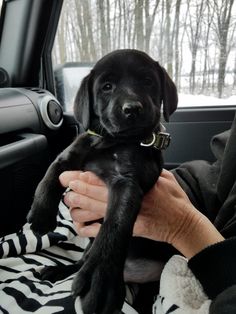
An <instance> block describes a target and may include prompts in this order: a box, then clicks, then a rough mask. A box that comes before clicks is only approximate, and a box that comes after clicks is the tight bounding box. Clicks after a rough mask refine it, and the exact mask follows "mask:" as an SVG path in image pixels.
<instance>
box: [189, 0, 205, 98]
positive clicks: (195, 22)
mask: <svg viewBox="0 0 236 314" xmlns="http://www.w3.org/2000/svg"><path fill="white" fill-rule="evenodd" d="M190 2H191V1H190V0H188V13H189V27H188V30H189V31H188V36H189V48H190V51H191V54H192V62H191V71H190V92H191V93H193V94H194V92H195V88H196V81H195V75H196V58H197V52H198V48H199V40H200V36H201V31H202V18H203V10H204V1H203V0H202V1H201V2H200V3H199V1H196V2H195V3H194V4H193V3H192V2H191V7H190ZM193 11H194V12H193Z"/></svg>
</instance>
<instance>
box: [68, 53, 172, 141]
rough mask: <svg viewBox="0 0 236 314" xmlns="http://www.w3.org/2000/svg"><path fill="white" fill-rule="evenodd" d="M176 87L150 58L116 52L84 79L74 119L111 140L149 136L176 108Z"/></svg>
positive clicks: (143, 55) (137, 54) (106, 57)
mask: <svg viewBox="0 0 236 314" xmlns="http://www.w3.org/2000/svg"><path fill="white" fill-rule="evenodd" d="M177 102H178V97H177V91H176V87H175V85H174V83H173V82H172V80H171V79H170V77H169V76H168V74H167V72H166V71H165V70H164V69H163V68H162V67H161V66H160V65H159V63H158V62H156V61H154V60H153V59H152V58H150V57H149V56H148V55H147V54H145V53H144V52H141V51H137V50H117V51H114V52H112V53H110V54H108V55H106V56H105V57H103V58H102V59H101V60H100V61H98V62H97V64H96V65H95V66H94V68H93V69H92V71H91V72H90V74H89V75H88V76H86V77H85V78H84V80H83V81H82V83H81V86H80V89H79V91H78V93H77V96H76V99H75V106H74V111H75V116H76V118H77V120H78V121H79V122H81V123H82V125H83V127H84V128H85V129H88V128H91V129H92V130H94V131H96V132H99V133H102V134H104V133H105V134H109V135H111V136H125V137H127V136H139V137H143V136H145V135H147V134H150V132H152V131H153V130H155V129H158V127H159V121H160V109H161V104H162V103H163V113H164V118H165V120H166V121H168V120H169V115H170V114H172V113H173V112H174V111H175V109H176V107H177Z"/></svg>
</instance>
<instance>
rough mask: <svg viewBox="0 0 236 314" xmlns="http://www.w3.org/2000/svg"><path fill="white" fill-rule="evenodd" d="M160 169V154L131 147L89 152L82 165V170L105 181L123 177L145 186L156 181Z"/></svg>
mask: <svg viewBox="0 0 236 314" xmlns="http://www.w3.org/2000/svg"><path fill="white" fill-rule="evenodd" d="M161 168H162V159H161V154H159V153H156V152H153V151H152V150H151V149H143V148H139V147H137V146H132V145H131V146H130V147H127V146H118V147H114V148H111V149H108V150H97V151H96V152H91V154H89V156H88V158H87V160H86V164H85V165H84V170H90V171H92V172H94V173H96V174H97V175H98V176H99V177H100V178H103V179H105V180H107V179H108V178H112V177H114V176H115V177H117V176H124V177H129V178H134V179H136V180H139V181H141V182H143V183H144V184H145V185H149V184H148V182H149V181H150V182H151V184H152V182H153V181H155V180H156V178H157V177H158V176H159V174H160V170H161ZM144 181H145V182H144ZM146 181H147V182H146ZM141 182H140V183H141Z"/></svg>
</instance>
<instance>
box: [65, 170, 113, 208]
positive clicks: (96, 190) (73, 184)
mask: <svg viewBox="0 0 236 314" xmlns="http://www.w3.org/2000/svg"><path fill="white" fill-rule="evenodd" d="M83 175H84V174H83V173H82V174H80V177H79V179H78V180H74V181H70V182H69V185H68V186H69V188H70V189H71V190H73V191H74V192H75V193H78V194H79V195H85V196H87V197H89V198H92V199H95V200H98V201H101V202H106V200H107V197H108V190H107V188H106V186H105V185H104V183H103V182H101V181H100V180H99V179H98V178H97V177H96V179H95V180H94V181H92V180H91V179H89V178H87V176H86V173H85V176H83ZM84 177H85V179H86V180H87V179H88V181H85V180H84ZM94 182H97V183H98V185H96V184H95V183H94Z"/></svg>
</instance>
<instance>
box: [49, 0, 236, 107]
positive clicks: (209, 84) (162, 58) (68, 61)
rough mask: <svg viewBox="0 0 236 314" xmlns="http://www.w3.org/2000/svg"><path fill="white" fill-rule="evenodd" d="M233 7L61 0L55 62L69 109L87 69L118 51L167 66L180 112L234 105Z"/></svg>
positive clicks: (191, 0) (225, 2)
mask: <svg viewBox="0 0 236 314" xmlns="http://www.w3.org/2000/svg"><path fill="white" fill-rule="evenodd" d="M235 2H236V1H234V0H212V1H204V0H168V1H166V0H129V1H126V0H87V1H84V0H65V1H64V5H63V10H62V14H61V18H60V22H59V26H58V31H57V35H56V39H55V43H54V48H53V63H54V66H55V69H57V71H56V73H57V76H58V77H60V75H62V76H61V77H63V84H64V85H63V86H64V92H63V95H64V102H65V104H66V106H67V108H71V106H72V103H73V99H74V93H75V92H76V90H77V89H78V86H79V84H80V81H81V79H82V78H83V77H84V76H85V75H86V74H87V73H88V71H89V70H90V68H91V67H92V66H93V64H94V63H95V62H96V61H97V60H98V59H99V58H100V57H102V56H103V55H105V54H106V53H108V52H110V51H112V50H115V49H122V48H135V49H139V50H143V51H145V52H147V53H148V54H149V55H150V56H151V57H153V58H154V59H155V60H157V61H159V63H160V64H161V65H162V66H164V67H165V68H166V70H167V71H168V73H169V75H170V76H171V77H172V79H173V80H174V82H175V84H176V85H177V88H178V92H179V106H212V105H214V106H217V105H236V96H235V95H236V3H235ZM60 88H62V87H60Z"/></svg>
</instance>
